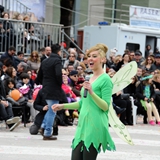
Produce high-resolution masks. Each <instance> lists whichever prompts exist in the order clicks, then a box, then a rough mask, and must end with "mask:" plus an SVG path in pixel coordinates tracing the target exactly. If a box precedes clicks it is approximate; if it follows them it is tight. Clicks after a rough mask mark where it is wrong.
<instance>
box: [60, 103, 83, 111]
mask: <svg viewBox="0 0 160 160" xmlns="http://www.w3.org/2000/svg"><path fill="white" fill-rule="evenodd" d="M79 107H80V104H79V102H73V103H65V104H64V108H63V109H73V110H74V109H79Z"/></svg>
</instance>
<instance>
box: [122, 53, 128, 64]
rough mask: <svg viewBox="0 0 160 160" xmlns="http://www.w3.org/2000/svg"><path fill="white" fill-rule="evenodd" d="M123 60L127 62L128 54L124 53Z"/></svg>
mask: <svg viewBox="0 0 160 160" xmlns="http://www.w3.org/2000/svg"><path fill="white" fill-rule="evenodd" d="M123 60H124V61H125V62H129V55H127V54H126V55H125V56H124V57H123Z"/></svg>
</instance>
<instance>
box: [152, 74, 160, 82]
mask: <svg viewBox="0 0 160 160" xmlns="http://www.w3.org/2000/svg"><path fill="white" fill-rule="evenodd" d="M158 77H160V74H159V73H158V74H155V75H154V76H153V80H154V81H156V82H157V78H158Z"/></svg>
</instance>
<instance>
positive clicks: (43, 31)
mask: <svg viewBox="0 0 160 160" xmlns="http://www.w3.org/2000/svg"><path fill="white" fill-rule="evenodd" d="M62 26H63V25H59V24H50V23H39V22H28V21H18V20H13V19H9V20H5V19H2V18H0V52H1V53H3V52H5V51H7V50H8V48H9V47H10V46H14V47H16V51H23V52H24V53H27V54H30V53H31V52H32V51H33V50H37V51H39V50H40V49H41V48H43V47H46V46H51V44H54V43H59V44H60V42H61V27H62Z"/></svg>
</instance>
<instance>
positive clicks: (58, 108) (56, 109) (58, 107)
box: [52, 104, 64, 112]
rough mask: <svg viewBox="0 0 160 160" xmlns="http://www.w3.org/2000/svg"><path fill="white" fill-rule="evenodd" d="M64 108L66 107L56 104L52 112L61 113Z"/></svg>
mask: <svg viewBox="0 0 160 160" xmlns="http://www.w3.org/2000/svg"><path fill="white" fill-rule="evenodd" d="M63 108H64V105H63V104H54V105H52V110H53V111H54V112H55V111H59V110H62V109H63Z"/></svg>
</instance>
